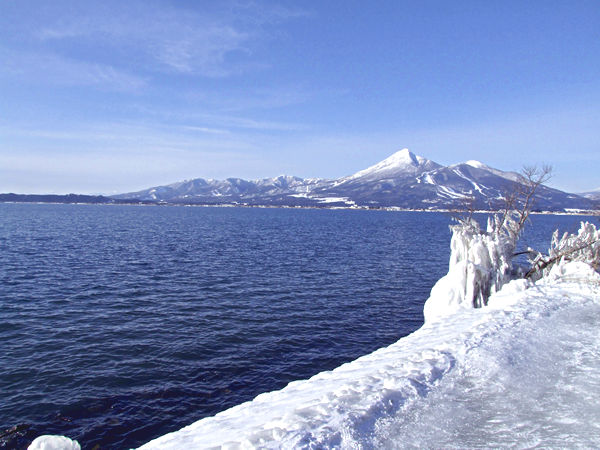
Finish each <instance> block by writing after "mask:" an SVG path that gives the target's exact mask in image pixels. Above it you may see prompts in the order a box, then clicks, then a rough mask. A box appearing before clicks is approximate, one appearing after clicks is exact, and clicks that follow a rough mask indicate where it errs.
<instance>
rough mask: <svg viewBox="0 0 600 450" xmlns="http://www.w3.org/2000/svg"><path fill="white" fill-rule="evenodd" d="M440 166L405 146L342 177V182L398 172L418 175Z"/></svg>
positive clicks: (396, 173)
mask: <svg viewBox="0 0 600 450" xmlns="http://www.w3.org/2000/svg"><path fill="white" fill-rule="evenodd" d="M438 167H440V165H439V164H437V163H434V162H433V161H430V160H429V159H427V158H424V157H422V156H418V155H415V154H414V153H412V152H411V151H410V150H408V149H407V148H404V149H402V150H400V151H397V152H396V153H394V154H393V155H391V156H389V157H387V158H386V159H384V160H383V161H381V162H379V163H377V164H375V165H373V166H371V167H367V168H366V169H364V170H361V171H359V172H356V173H355V174H354V175H350V176H349V177H345V178H342V180H341V182H340V183H342V182H346V181H351V180H355V179H357V178H365V177H366V178H372V177H376V178H377V177H385V176H386V175H392V176H394V175H398V174H403V175H416V174H419V173H421V172H423V171H425V170H432V169H435V168H438Z"/></svg>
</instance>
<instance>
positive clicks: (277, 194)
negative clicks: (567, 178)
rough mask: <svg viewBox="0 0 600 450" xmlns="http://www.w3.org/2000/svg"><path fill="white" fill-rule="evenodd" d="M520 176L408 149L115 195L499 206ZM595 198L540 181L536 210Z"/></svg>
mask: <svg viewBox="0 0 600 450" xmlns="http://www.w3.org/2000/svg"><path fill="white" fill-rule="evenodd" d="M520 180H521V178H520V175H518V174H516V173H514V172H504V171H501V170H498V169H494V168H492V167H489V166H487V165H485V164H483V163H481V162H479V161H474V160H471V161H467V162H465V163H461V164H455V165H451V166H442V165H440V164H438V163H436V162H434V161H431V160H429V159H427V158H424V157H422V156H418V155H415V154H414V153H412V152H410V151H409V150H408V149H403V150H400V151H398V152H396V153H394V154H393V155H391V156H390V157H388V158H386V159H384V160H383V161H381V162H379V163H377V164H375V165H373V166H371V167H368V168H367V169H364V170H361V171H359V172H356V173H355V174H353V175H349V176H346V177H342V178H339V179H337V180H326V179H318V178H310V179H303V178H299V177H293V176H284V175H282V176H279V177H275V178H264V179H260V180H251V181H248V180H243V179H240V178H228V179H226V180H211V179H209V180H205V179H203V178H197V179H194V180H188V181H182V182H177V183H173V184H169V185H166V186H156V187H153V188H149V189H145V190H142V191H138V192H132V193H127V194H122V195H118V196H115V197H114V198H116V199H122V198H128V199H130V198H139V199H140V200H146V201H162V202H167V203H176V204H182V203H185V204H247V205H262V206H324V205H326V206H359V207H375V208H380V207H399V208H408V209H430V210H436V209H453V208H464V207H466V206H470V207H473V208H476V209H496V208H500V207H502V206H503V203H504V197H505V195H506V194H507V193H510V192H513V191H514V190H515V188H516V186H517V183H519V181H520ZM594 207H595V203H594V201H593V200H591V199H587V198H583V197H580V196H578V195H575V194H569V193H565V192H562V191H559V190H557V189H552V188H549V187H546V186H540V188H539V189H538V192H537V196H536V204H535V209H542V210H550V211H562V210H567V209H594Z"/></svg>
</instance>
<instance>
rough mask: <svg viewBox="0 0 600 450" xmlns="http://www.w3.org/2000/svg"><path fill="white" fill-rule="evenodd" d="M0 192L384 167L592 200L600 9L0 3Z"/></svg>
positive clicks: (349, 1)
mask: <svg viewBox="0 0 600 450" xmlns="http://www.w3.org/2000/svg"><path fill="white" fill-rule="evenodd" d="M0 61H1V63H0V192H18V193H59V194H60V193H70V192H76V193H89V194H99V193H102V194H115V193H124V192H131V191H135V190H140V189H143V188H147V187H150V186H156V185H163V184H168V183H172V182H176V181H180V180H184V179H192V178H199V177H201V178H216V179H223V178H228V177H240V178H245V179H256V178H265V177H272V176H277V175H281V174H286V175H296V176H300V177H323V178H337V177H341V176H345V175H349V174H352V173H354V172H356V171H359V170H361V169H364V168H366V167H368V166H370V165H373V164H375V163H377V162H378V161H380V160H382V159H384V158H386V157H387V156H389V155H391V154H392V153H394V152H395V151H397V150H400V149H402V148H409V149H410V150H411V151H412V152H414V153H416V154H418V155H421V156H424V157H426V158H429V159H432V160H434V161H436V162H438V163H440V164H444V165H448V164H455V163H459V162H463V161H466V160H472V159H475V160H479V161H482V162H484V163H485V164H488V165H490V166H492V167H496V168H499V169H502V170H519V169H520V168H521V167H523V166H524V165H532V164H550V165H552V167H553V178H552V179H551V180H550V182H549V183H548V184H549V185H551V186H553V187H556V188H559V189H563V190H566V191H570V192H584V191H589V190H592V189H596V188H600V176H599V175H598V174H600V2H598V1H597V0H592V1H584V0H582V1H577V0H569V1H553V0H545V1H527V2H523V1H468V0H464V1H428V0H420V1H401V0H391V1H386V0H381V1H372V2H368V1H354V0H330V1H242V0H240V1H237V0H234V1H229V0H220V1H218V2H214V1H192V0H189V1H185V0H181V1H175V0H172V1H168V0H143V1H138V0H129V1H126V2H123V1H112V0H103V1H101V2H100V1H91V0H90V1H83V0H82V1H79V0H73V1H65V0H53V1H51V2H48V1H42V0H39V1H32V0H0Z"/></svg>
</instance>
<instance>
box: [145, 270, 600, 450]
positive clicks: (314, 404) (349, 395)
mask: <svg viewBox="0 0 600 450" xmlns="http://www.w3.org/2000/svg"><path fill="white" fill-rule="evenodd" d="M559 269H560V270H559ZM555 272H556V273H555V274H554V275H553V276H552V277H550V278H546V279H543V280H541V281H540V282H538V283H537V284H535V285H533V286H529V288H528V289H525V290H524V288H525V287H526V286H525V285H524V283H523V282H522V281H523V280H517V281H515V282H511V283H509V284H508V285H506V286H505V287H504V288H503V289H502V290H500V291H499V292H498V293H496V294H495V295H493V296H492V297H491V298H490V301H489V305H488V306H487V307H485V308H481V309H462V310H460V311H457V312H456V313H454V314H451V315H449V316H445V317H443V318H440V319H439V320H432V321H431V322H427V323H426V324H425V325H424V326H423V327H422V328H420V329H419V330H417V331H416V332H414V333H412V334H411V335H409V336H407V337H404V338H402V339H400V340H399V341H398V342H396V343H395V344H392V345H391V346H389V347H386V348H382V349H379V350H377V351H375V352H373V353H371V354H369V355H366V356H363V357H361V358H359V359H357V360H355V361H353V362H350V363H347V364H344V365H342V366H340V367H338V368H337V369H335V370H333V371H330V372H322V373H320V374H317V375H316V376H314V377H312V378H310V379H309V380H303V381H296V382H292V383H290V384H289V385H288V386H287V387H285V388H284V389H282V390H280V391H275V392H269V393H265V394H261V395H259V396H258V397H256V398H255V399H254V400H252V401H250V402H246V403H243V404H241V405H238V406H236V407H233V408H231V409H228V410H226V411H223V412H221V413H219V414H217V415H215V416H213V417H207V418H204V419H202V420H199V421H198V422H195V423H193V424H191V425H189V426H187V427H185V428H183V429H181V430H179V431H177V432H174V433H170V434H167V435H164V436H162V437H160V438H158V439H155V440H153V441H150V442H149V443H147V444H145V445H144V446H142V447H141V448H143V449H152V448H161V449H165V448H167V449H168V448H173V449H174V448H211V447H219V446H225V447H230V448H238V447H239V448H245V447H252V446H258V447H267V448H279V447H283V448H292V447H294V448H297V447H301V448H312V447H315V446H316V447H326V448H335V447H341V448H347V447H353V446H366V447H367V448H368V447H370V446H378V445H384V444H385V445H387V446H392V447H396V446H397V447H405V446H408V447H411V446H419V445H435V444H441V445H453V443H454V445H458V446H461V444H460V442H458V441H455V440H453V439H455V438H456V436H455V437H454V438H452V439H450V440H448V441H447V442H444V439H443V438H444V437H446V438H447V437H448V436H450V437H451V436H452V433H451V429H452V428H453V427H454V428H456V427H457V424H456V423H452V420H451V418H450V417H449V415H448V413H449V411H448V410H446V411H445V413H444V414H445V417H447V419H446V420H448V421H449V422H450V423H449V424H448V427H447V428H444V427H443V426H442V427H441V429H440V430H438V434H437V435H436V436H437V438H439V440H435V436H434V440H433V441H429V442H428V444H426V443H424V442H423V441H417V440H416V439H422V436H421V437H420V438H417V436H419V435H417V436H416V435H415V434H414V433H411V435H412V436H413V439H415V440H414V441H412V442H411V441H410V438H409V436H407V435H406V433H405V431H406V430H405V429H404V426H403V422H406V421H409V418H410V417H414V415H415V414H417V415H418V414H424V415H427V414H428V413H427V412H426V411H424V410H423V408H425V409H426V408H427V407H426V405H427V403H428V398H430V397H431V398H433V397H436V396H439V395H440V394H439V393H440V392H444V391H447V392H446V393H447V395H446V396H448V395H450V396H452V395H455V394H456V392H457V389H456V388H454V387H452V386H448V383H450V382H456V377H457V374H461V377H463V376H464V375H462V374H464V373H468V372H469V371H471V372H473V371H474V372H475V373H477V372H482V373H485V372H486V371H488V370H489V369H488V368H487V367H486V362H485V361H478V360H477V359H475V363H474V360H473V354H476V353H477V352H478V351H479V349H481V348H489V349H491V350H489V351H490V352H491V356H490V355H488V357H489V358H490V359H492V360H493V359H494V358H500V359H503V358H506V357H508V356H510V355H511V354H512V353H513V352H514V349H513V348H511V346H512V345H513V344H512V343H513V342H517V341H518V339H516V337H518V336H519V335H520V334H521V333H525V335H527V331H526V330H536V329H547V330H552V329H553V321H558V322H560V321H562V326H563V327H569V326H571V327H573V328H574V330H573V331H577V328H578V326H579V325H578V323H576V322H573V323H568V320H567V323H564V318H565V317H567V318H569V317H571V316H572V317H573V318H574V319H577V320H579V318H580V316H581V314H577V312H581V311H585V314H586V315H590V314H591V315H595V317H600V276H599V275H598V274H597V273H595V272H594V271H593V270H592V269H591V268H589V266H586V265H585V264H583V263H571V264H567V265H565V266H561V267H557V270H556V271H555ZM566 331H569V330H566ZM563 334H564V333H554V334H553V333H550V332H549V333H548V334H547V335H545V336H544V338H545V339H547V341H546V342H545V343H544V345H545V346H547V347H548V348H552V349H554V353H556V352H557V351H558V353H560V350H561V347H560V346H561V342H556V339H561V340H562V341H565V337H564V335H563ZM532 339H533V338H532ZM591 339H596V343H597V344H600V339H599V336H598V334H597V333H596V334H595V335H594V334H593V333H592V335H591ZM519 342H521V341H519ZM568 344H569V342H567V343H566V344H565V345H568ZM520 345H522V346H523V345H524V346H525V348H524V349H521V350H520V352H521V353H523V352H525V353H527V352H532V351H533V350H534V349H532V348H529V347H528V344H527V343H523V342H521V343H520ZM535 345H539V343H537V342H536V343H535ZM597 348H598V345H596V350H595V349H594V348H586V349H584V353H585V352H588V353H589V352H592V353H593V352H594V351H595V352H596V353H595V354H594V355H592V357H591V359H590V362H589V364H591V365H592V366H595V365H598V366H600V361H598V359H597V357H598V350H597ZM539 351H541V352H543V351H544V349H543V348H541V349H539ZM554 353H553V354H554ZM507 355H508V356H507ZM519 356H520V355H518V354H515V355H513V357H515V358H518V357H519ZM544 361H545V363H544V364H546V363H547V361H546V360H544ZM497 362H498V361H490V364H496V363H497ZM568 362H569V361H568V358H565V360H564V361H562V363H564V364H567V363H568ZM555 363H556V364H557V367H554V368H552V371H556V372H557V373H558V372H560V370H562V369H564V367H563V368H562V369H561V367H560V364H561V362H559V361H555ZM478 364H479V365H478ZM567 365H568V364H567ZM500 369H501V370H502V371H504V370H506V371H509V372H510V369H511V368H510V367H500ZM565 370H566V369H565ZM536 371H539V372H542V375H541V376H542V377H546V378H548V377H550V380H549V381H547V382H546V383H545V386H551V384H552V379H551V378H552V373H549V374H544V373H543V372H544V367H543V366H540V367H535V370H534V372H536ZM590 371H591V369H590ZM532 373H533V372H532ZM592 375H593V374H592ZM589 381H590V383H591V387H590V389H592V391H591V392H588V391H587V390H586V389H587V388H586V387H585V386H583V387H582V386H579V387H578V388H581V389H582V394H581V396H583V398H586V396H587V395H591V396H592V397H593V392H595V389H597V387H598V385H600V379H599V378H598V376H590V377H589ZM530 382H535V381H531V380H530ZM579 382H580V383H581V380H579ZM497 388H498V389H499V390H500V392H501V391H502V386H497ZM569 389H574V387H573V386H571V387H569ZM548 392H549V393H550V394H551V392H552V389H548ZM556 392H558V393H560V389H557V390H556ZM550 394H548V395H550ZM469 395H470V394H466V397H465V398H463V399H462V400H461V399H459V401H464V402H467V403H468V402H470V401H474V403H473V404H474V405H477V404H478V402H477V401H475V400H474V399H473V398H470V397H469ZM503 395H504V394H503ZM529 400H530V401H535V398H533V399H529ZM546 400H548V399H546ZM580 400H581V399H578V401H577V402H574V404H573V406H574V407H575V408H574V409H573V411H571V412H568V411H567V412H566V413H565V412H563V413H561V414H562V415H564V416H565V417H560V418H555V417H552V414H553V413H551V412H548V414H547V416H546V417H544V416H539V417H538V419H539V421H540V422H548V423H549V422H552V421H553V420H554V419H556V420H558V419H560V420H558V422H559V425H560V423H563V424H564V427H561V426H555V427H554V428H553V429H550V430H548V429H546V428H544V427H543V426H540V429H539V430H538V433H537V434H536V435H535V439H534V441H535V442H536V443H537V444H540V445H550V446H552V445H560V443H561V442H562V443H565V442H570V443H572V444H573V445H583V446H590V445H592V444H598V443H599V442H600V429H599V428H598V426H597V425H595V424H597V423H600V409H598V408H596V409H594V407H593V405H588V406H589V407H586V405H585V404H584V403H582V402H581V401H580ZM524 401H525V400H524ZM558 401H562V400H561V399H557V402H558ZM548 404H549V405H550V406H548V407H549V408H552V407H553V406H552V405H553V404H554V403H553V401H552V400H551V399H550V400H548ZM581 406H583V407H584V410H585V411H587V412H588V413H589V414H587V415H586V414H584V413H582V411H580V409H581V408H580V407H581ZM429 407H431V405H430V406H429ZM440 407H441V408H444V405H443V401H442V405H440ZM450 407H452V405H445V408H446V409H447V408H450ZM531 407H532V406H531V405H528V404H527V402H525V403H523V404H522V405H520V406H516V408H519V409H521V408H523V409H527V408H531ZM556 407H557V408H558V403H556ZM590 409H591V412H590ZM430 413H431V415H432V416H435V414H434V413H435V411H433V410H432V411H430ZM584 419H585V420H584ZM490 420H496V421H498V423H497V427H498V429H503V428H502V427H508V428H510V427H511V426H516V424H510V423H508V422H510V419H505V420H504V421H502V420H501V419H498V418H492V419H490ZM578 421H580V422H581V423H578ZM464 425H467V426H468V424H464ZM531 426H532V427H534V425H531ZM413 428H414V425H413ZM582 429H587V430H588V431H587V433H586V434H585V436H584V435H580V432H582ZM569 430H571V431H569ZM569 432H571V433H572V435H569ZM449 433H450V434H449ZM502 436H503V440H501V441H500V442H498V443H497V444H502V445H509V446H510V445H511V444H513V445H514V444H519V443H522V442H523V441H522V439H523V437H522V436H520V437H519V435H518V434H517V435H515V439H516V440H515V441H512V442H510V441H506V439H509V438H510V436H509V435H508V434H503V435H502ZM396 437H397V438H398V439H400V441H396ZM407 438H409V439H408V440H406V439H407ZM429 438H430V439H431V438H432V436H430V437H429ZM561 439H567V440H561ZM569 439H570V440H569ZM490 441H493V439H492V438H491V436H487V437H483V438H482V440H479V441H477V440H470V441H469V442H465V443H463V445H471V446H472V445H486V443H489V442H490ZM532 442H533V441H532Z"/></svg>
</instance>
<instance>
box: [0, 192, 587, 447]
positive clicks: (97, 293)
mask: <svg viewBox="0 0 600 450" xmlns="http://www.w3.org/2000/svg"><path fill="white" fill-rule="evenodd" d="M579 220H580V218H578V217H567V216H562V217H558V216H536V217H534V218H533V222H534V224H535V227H534V228H535V233H533V232H530V233H529V237H528V238H527V239H526V240H527V242H528V243H529V245H532V244H533V245H535V244H536V243H539V242H540V239H542V240H541V242H544V243H547V242H549V239H550V233H551V231H552V230H553V229H554V228H556V226H561V228H563V229H567V230H573V229H575V228H576V224H577V223H578V222H579ZM449 223H450V216H449V215H447V214H442V213H435V214H434V213H409V212H383V211H351V210H294V209H243V208H186V207H135V206H102V205H96V206H92V205H19V204H0V319H1V320H0V342H1V345H2V348H1V351H0V393H1V394H0V433H3V432H4V436H3V437H1V438H0V447H4V448H13V447H17V448H22V447H26V446H27V445H28V444H29V442H30V441H31V440H32V439H33V438H35V437H36V436H38V435H40V434H64V435H67V436H69V437H71V438H74V439H77V440H78V441H79V442H80V443H81V444H82V446H83V448H84V449H91V448H94V446H96V445H99V446H100V448H130V447H135V446H137V445H140V444H142V443H144V442H146V441H148V440H150V439H153V438H155V437H158V436H160V435H162V434H165V433H167V432H170V431H175V430H177V429H179V428H181V427H183V426H185V425H188V424H190V423H192V422H194V421H196V420H198V419H200V418H202V417H205V416H209V415H214V414H216V413H217V412H219V411H222V410H224V409H227V408H229V407H231V406H234V405H236V404H239V403H241V402H244V401H247V400H251V399H252V398H254V397H255V396H256V395H257V394H259V393H261V392H265V391H270V390H274V389H279V388H282V387H284V386H285V385H286V384H287V383H288V382H290V381H293V380H297V379H303V378H308V377H310V376H312V375H314V374H316V373H318V372H321V371H323V370H329V369H333V368H335V367H337V366H339V365H340V364H342V363H343V362H346V361H351V360H353V359H355V358H357V357H359V356H361V355H364V354H366V353H369V352H371V351H373V350H375V349H377V348H379V347H382V346H386V345H389V344H391V343H393V342H395V341H396V340H398V339H399V338H400V337H402V336H404V335H406V334H408V333H410V332H412V331H414V330H415V329H417V328H418V327H419V326H420V325H421V323H422V307H423V303H424V301H425V299H426V298H427V297H428V294H429V291H430V289H431V287H432V286H433V284H434V283H435V281H436V280H437V279H438V278H440V277H441V276H442V275H444V274H445V273H446V271H447V264H448V256H449V240H450V232H449V230H448V224H449ZM533 245H532V246H533ZM546 246H547V244H544V245H542V246H541V248H545V247H546ZM15 426H17V428H16V429H15V428H14V427H15ZM11 428H12V431H8V430H10V429H11Z"/></svg>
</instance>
